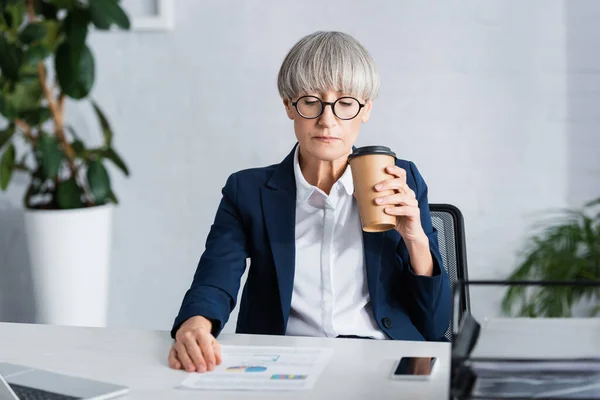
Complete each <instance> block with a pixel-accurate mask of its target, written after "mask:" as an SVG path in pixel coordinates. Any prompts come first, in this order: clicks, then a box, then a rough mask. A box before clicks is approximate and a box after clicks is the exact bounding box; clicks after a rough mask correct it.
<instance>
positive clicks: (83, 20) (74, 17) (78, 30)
mask: <svg viewBox="0 0 600 400" xmlns="http://www.w3.org/2000/svg"><path fill="white" fill-rule="evenodd" d="M89 23H90V14H89V12H88V10H86V9H81V8H75V9H73V10H71V11H69V14H68V15H67V17H66V18H65V32H66V34H67V41H68V43H69V46H71V48H72V49H73V51H74V52H75V53H80V52H81V51H82V49H83V46H84V45H85V39H86V37H87V34H88V24H89Z"/></svg>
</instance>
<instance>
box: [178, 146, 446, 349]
mask: <svg viewBox="0 0 600 400" xmlns="http://www.w3.org/2000/svg"><path fill="white" fill-rule="evenodd" d="M396 165H398V166H399V167H401V168H403V169H405V170H406V180H407V184H408V186H409V187H410V188H411V189H412V190H413V191H414V192H415V194H416V196H417V199H418V201H419V207H420V209H421V224H422V226H423V229H424V230H425V233H426V234H427V236H428V238H429V246H430V249H431V253H432V255H433V262H434V273H433V276H431V277H426V276H418V275H415V274H414V273H413V270H412V267H411V264H410V257H409V253H408V249H407V248H406V245H405V244H404V241H403V240H402V238H401V237H400V235H399V234H398V233H397V232H396V231H395V230H391V231H387V232H381V233H366V232H363V237H364V242H363V243H364V252H365V260H366V274H367V276H366V278H367V284H368V288H369V295H370V298H371V304H372V309H373V313H374V317H375V320H376V321H377V324H378V326H379V328H380V329H381V330H382V331H383V332H384V333H385V334H387V336H389V337H390V338H391V339H397V340H444V333H445V331H446V329H447V328H448V326H449V324H450V309H451V295H450V286H449V281H448V276H447V274H446V271H445V269H444V268H443V267H442V258H441V256H440V253H439V250H438V241H437V231H436V230H435V229H434V228H433V226H432V224H431V216H430V214H429V205H428V201H427V185H426V184H425V181H424V180H423V178H422V177H421V175H420V174H419V171H418V170H417V168H416V166H415V165H414V164H413V163H412V162H408V161H404V160H397V161H396ZM222 193H223V197H222V199H221V203H220V204H219V208H218V209H217V214H216V217H215V220H214V224H213V225H212V227H211V229H210V232H209V234H208V238H207V240H206V249H205V251H204V253H203V254H202V256H201V257H200V261H199V263H198V267H197V269H196V273H195V274H194V280H193V282H192V285H191V287H190V289H189V290H188V291H187V292H186V294H185V296H184V298H183V302H182V305H181V308H180V310H179V314H178V315H177V317H176V319H175V322H174V325H173V329H172V331H171V335H172V336H173V337H175V333H176V332H177V329H179V326H180V325H181V324H182V323H183V322H185V320H187V319H188V318H190V317H193V316H196V315H202V316H204V317H206V318H208V319H210V320H212V322H213V332H212V333H213V335H215V336H218V334H219V333H220V331H221V329H222V327H223V325H225V323H226V322H227V320H228V318H229V314H230V313H231V311H232V310H233V308H234V307H235V304H236V298H237V294H238V290H239V287H240V280H241V276H242V274H243V273H244V270H245V268H246V259H247V258H250V267H249V272H248V279H247V281H246V285H245V287H244V290H243V293H242V299H241V304H240V310H239V316H238V321H237V328H236V332H238V333H252V334H268V335H284V334H285V331H286V326H287V321H288V317H289V314H290V305H291V301H292V289H293V285H294V267H295V265H294V264H295V224H296V181H295V179H294V150H292V152H291V153H290V154H289V155H288V156H287V157H286V158H285V159H284V160H283V162H282V163H281V164H276V165H271V166H269V167H264V168H253V169H247V170H243V171H240V172H236V173H234V174H232V175H231V176H230V177H229V178H228V179H227V183H226V184H225V187H224V188H223V190H222ZM339 334H344V332H339Z"/></svg>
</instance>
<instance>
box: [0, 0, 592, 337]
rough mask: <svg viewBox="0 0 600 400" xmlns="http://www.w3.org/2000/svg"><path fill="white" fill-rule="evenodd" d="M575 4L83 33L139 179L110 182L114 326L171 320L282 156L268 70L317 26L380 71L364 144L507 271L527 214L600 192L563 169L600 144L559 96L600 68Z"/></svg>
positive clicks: (12, 233) (27, 305) (457, 3)
mask: <svg viewBox="0 0 600 400" xmlns="http://www.w3.org/2000/svg"><path fill="white" fill-rule="evenodd" d="M578 4H580V3H578ZM583 4H585V5H582V6H581V10H579V11H578V12H577V13H573V12H572V10H571V8H570V7H569V9H565V5H564V3H563V1H559V0H539V1H518V2H517V1H505V0H493V1H492V0H489V1H485V2H484V1H476V0H471V1H464V0H438V1H422V0H397V1H389V0H387V1H369V2H366V1H349V0H345V1H339V0H334V1H327V2H323V1H316V0H305V1H303V2H301V5H299V3H298V2H292V1H280V0H268V1H267V0H253V1H249V0H238V1H234V0H228V1H224V0H213V1H208V0H205V1H202V2H196V1H191V0H179V1H177V2H176V27H175V30H174V31H172V32H166V33H140V32H133V33H108V34H99V33H95V34H94V35H92V38H91V41H92V44H93V50H94V53H95V54H96V56H97V58H96V61H97V82H96V86H95V89H94V96H95V97H96V98H97V99H98V100H99V101H100V103H101V104H102V105H103V107H104V108H105V111H106V112H107V114H108V115H109V119H110V121H111V122H112V124H113V127H114V129H115V131H116V139H115V142H116V145H117V147H118V149H119V150H120V151H121V153H122V154H123V155H124V157H125V158H126V160H127V161H128V163H129V164H130V168H131V170H132V177H131V178H130V179H128V180H125V179H124V178H122V177H121V176H120V175H119V174H117V173H115V174H113V175H112V176H113V181H114V184H115V186H116V193H117V195H118V196H119V197H120V199H121V203H122V204H121V206H120V207H119V209H118V210H117V213H116V221H115V227H114V234H115V237H114V241H115V242H114V254H113V258H112V260H113V276H112V289H111V309H110V323H111V325H113V326H128V327H141V328H161V329H168V328H170V325H171V323H172V321H173V318H174V317H175V315H176V313H177V310H178V307H179V305H180V301H181V299H182V297H183V294H184V292H185V290H186V289H187V288H188V286H189V284H190V282H191V279H192V275H193V272H194V270H195V268H196V264H197V261H198V258H199V256H200V254H201V253H202V251H203V248H204V240H205V238H206V235H207V233H208V230H209V227H210V224H211V223H212V219H213V217H214V212H215V210H216V206H217V204H218V201H219V199H220V190H221V188H222V186H223V184H224V182H225V179H226V177H227V176H228V175H229V174H230V173H231V172H233V171H235V170H238V169H242V168H247V167H252V166H261V165H267V164H271V163H275V162H279V161H280V160H281V159H283V157H284V156H285V155H286V154H287V152H288V151H289V150H290V149H291V146H292V145H293V143H294V136H293V131H292V125H291V124H290V121H289V120H288V119H287V118H286V117H285V114H284V112H283V107H282V105H281V100H280V99H279V97H278V94H277V90H276V74H277V71H278V67H279V65H280V63H281V61H282V60H283V57H284V56H285V53H286V51H287V50H288V49H289V48H290V47H291V46H292V45H293V44H294V43H295V41H296V40H298V39H299V38H300V37H302V36H303V35H305V34H308V33H310V32H313V31H315V30H321V29H322V30H342V31H346V32H348V33H350V34H352V35H354V36H355V37H356V38H358V39H359V40H360V41H361V42H362V43H363V44H364V45H365V46H366V47H367V48H368V49H369V50H370V52H371V53H372V55H373V57H374V58H375V60H376V62H377V63H378V66H379V69H380V72H381V76H382V84H383V87H382V92H381V96H380V98H379V99H378V100H377V101H376V104H375V108H374V112H373V115H372V119H371V121H370V122H369V123H368V124H366V125H365V126H364V128H363V130H362V132H361V137H360V138H359V144H387V145H389V146H391V147H392V148H393V149H394V150H395V151H396V152H397V153H398V154H399V155H400V156H401V157H403V158H407V159H410V160H413V161H415V162H416V163H417V165H418V166H419V168H420V170H421V172H422V173H423V175H424V177H425V179H426V180H427V182H428V184H429V187H430V201H432V202H449V203H453V204H455V205H457V206H458V207H460V208H461V209H462V211H463V213H464V215H465V219H466V226H467V246H468V252H469V263H470V264H469V267H470V275H471V277H472V278H499V277H503V276H505V275H506V274H507V273H508V271H510V270H511V268H512V267H513V266H514V261H515V255H516V251H517V249H518V248H519V245H520V243H521V240H522V238H523V235H524V234H525V232H526V230H527V227H528V224H529V223H530V222H531V221H532V220H533V219H532V218H534V217H536V216H539V214H536V213H539V212H540V211H542V210H546V209H548V208H549V207H558V206H563V205H565V204H566V202H567V200H573V201H574V200H575V199H577V200H578V201H579V197H581V196H583V194H577V193H579V192H581V193H583V192H584V191H586V193H587V191H588V190H590V189H589V188H590V182H595V183H596V184H597V182H598V179H597V176H596V177H593V176H591V175H584V174H581V175H580V174H578V173H577V170H578V169H579V167H580V164H579V163H582V162H584V161H581V160H578V161H577V162H575V163H574V162H573V161H572V160H571V161H569V157H571V159H573V158H578V157H577V156H578V154H579V153H578V152H579V151H581V150H582V149H590V148H591V146H593V145H596V148H597V147H598V145H599V144H600V140H598V136H597V135H595V134H592V133H591V132H593V131H594V129H595V128H596V127H597V125H598V120H597V118H596V119H593V118H591V117H590V118H588V119H586V122H585V129H583V128H581V129H575V128H574V124H573V121H572V120H571V119H570V118H571V116H572V115H576V114H577V113H578V112H579V111H578V110H579V107H580V106H582V107H586V108H585V109H586V110H588V111H589V114H585V115H588V116H591V115H592V113H593V112H592V109H593V110H597V107H596V105H595V104H594V103H592V102H589V101H588V100H587V99H588V98H586V97H585V95H584V94H582V95H581V96H579V97H576V99H575V100H574V99H573V93H572V92H571V91H570V87H569V86H568V85H569V84H572V83H574V82H575V84H578V83H577V82H580V83H581V79H582V78H581V74H584V73H586V72H585V71H588V70H593V71H596V73H597V70H598V66H599V65H600V59H598V57H596V56H595V53H597V52H596V51H595V50H596V48H597V47H598V46H589V49H588V47H582V44H581V42H582V41H584V40H587V39H589V36H588V34H592V35H593V38H594V39H592V41H590V42H589V43H590V44H592V43H598V35H599V34H600V28H598V27H597V25H598V24H597V23H596V22H595V21H597V18H593V17H590V15H589V14H588V13H587V8H588V7H590V8H593V9H594V10H595V13H596V14H597V13H598V11H600V5H598V4H597V3H594V2H593V1H589V2H585V3H583ZM593 15H595V14H593ZM565 22H568V23H569V24H572V25H573V26H567V25H568V24H566V23H565ZM582 24H583V25H584V27H582V26H581V25H582ZM572 29H575V30H581V29H589V32H588V30H585V33H586V35H583V36H584V37H580V36H578V35H571V34H570V32H571V30H572ZM568 33H569V35H567V34H568ZM571 47H573V48H577V49H579V50H582V49H585V50H586V51H587V50H589V55H587V56H586V57H584V59H577V61H576V62H577V64H576V67H577V68H578V67H582V68H583V69H584V71H583V72H581V71H580V72H577V73H573V68H575V67H573V65H572V64H571V62H572V60H571V59H570V57H571V56H572V51H571ZM578 53H579V54H580V53H581V51H578ZM586 68H587V69H586ZM586 79H587V78H586ZM596 79H597V78H596ZM594 82H595V83H596V86H595V88H598V87H599V86H598V82H597V81H594ZM577 90H579V91H580V93H581V92H582V91H585V90H587V88H584V85H583V83H581V85H579V86H577ZM597 95H598V94H597V90H596V91H595V92H594V96H597ZM590 98H591V99H595V97H592V96H590ZM584 104H585V105H584ZM69 106H70V107H71V108H70V109H69V118H70V120H71V121H73V123H74V125H76V127H77V128H78V129H79V130H80V131H82V132H87V133H88V137H90V138H97V137H99V132H98V128H97V126H96V122H95V120H94V119H93V116H92V114H91V113H90V110H89V107H88V106H87V105H85V104H81V105H69ZM596 113H597V111H596ZM594 115H597V114H594ZM586 151H591V150H586ZM596 154H597V153H596ZM594 165H595V166H596V167H597V166H598V164H597V163H596V164H594ZM594 165H592V164H591V163H590V164H587V162H585V166H586V168H592V167H594ZM575 192H577V193H575ZM591 192H593V190H591ZM597 192H598V190H596V193H597ZM2 196H3V201H1V202H0V246H2V247H0V254H1V255H2V258H1V259H0V261H1V262H2V264H1V268H2V273H3V274H5V271H6V276H8V277H9V280H5V279H2V282H1V283H0V293H2V294H1V295H0V312H3V314H0V319H5V320H27V319H29V318H31V315H32V312H33V308H32V307H33V306H32V304H31V301H30V299H29V297H28V294H29V293H31V284H30V282H29V278H28V272H27V264H28V261H27V257H26V254H25V249H24V246H23V243H22V242H23V240H24V238H23V233H22V223H21V222H20V218H21V217H20V214H19V212H18V208H19V207H20V205H19V204H20V203H19V200H20V196H21V188H20V187H13V188H12V191H11V192H10V193H9V196H5V195H2ZM7 198H8V201H6V200H4V199H7ZM3 208H4V209H7V208H8V209H9V210H8V211H6V210H5V211H2V209H3ZM14 238H16V239H14ZM11 240H13V242H14V241H16V242H17V245H10V244H9V243H13V242H11ZM8 282H10V283H8ZM477 293H478V294H479V292H477ZM497 300H498V298H497V296H490V295H484V294H483V293H482V294H481V295H477V296H473V299H472V301H473V306H474V309H475V311H476V313H481V314H495V313H496V312H497ZM229 329H232V327H231V326H230V327H229Z"/></svg>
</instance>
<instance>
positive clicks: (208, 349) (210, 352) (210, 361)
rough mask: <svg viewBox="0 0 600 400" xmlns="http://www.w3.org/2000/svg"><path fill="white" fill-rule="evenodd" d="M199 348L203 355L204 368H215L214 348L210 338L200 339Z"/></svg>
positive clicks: (210, 369)
mask: <svg viewBox="0 0 600 400" xmlns="http://www.w3.org/2000/svg"><path fill="white" fill-rule="evenodd" d="M200 349H201V350H202V355H203V356H204V361H205V362H206V364H205V368H206V370H208V371H212V370H214V369H215V362H216V360H215V350H214V348H213V344H212V341H211V340H201V341H200Z"/></svg>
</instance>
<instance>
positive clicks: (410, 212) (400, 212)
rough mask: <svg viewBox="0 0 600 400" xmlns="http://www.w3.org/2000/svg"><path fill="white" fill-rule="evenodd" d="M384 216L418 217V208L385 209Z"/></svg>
mask: <svg viewBox="0 0 600 400" xmlns="http://www.w3.org/2000/svg"><path fill="white" fill-rule="evenodd" d="M384 211H385V213H386V214H389V215H395V216H396V217H416V218H419V217H420V210H419V207H413V206H401V207H386V208H385V209H384Z"/></svg>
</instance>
